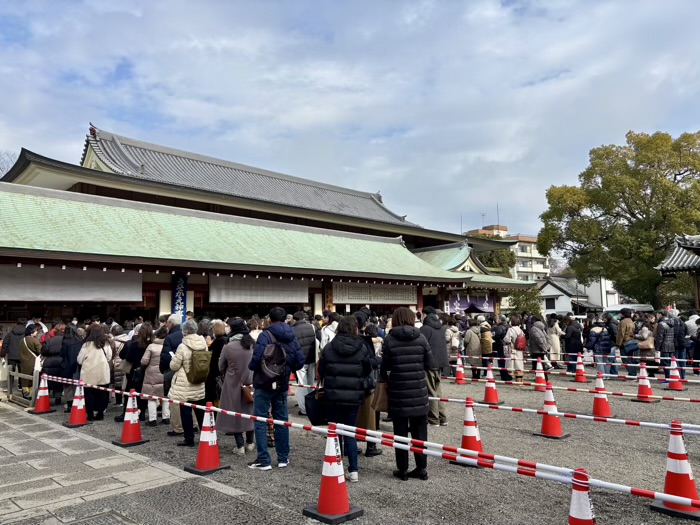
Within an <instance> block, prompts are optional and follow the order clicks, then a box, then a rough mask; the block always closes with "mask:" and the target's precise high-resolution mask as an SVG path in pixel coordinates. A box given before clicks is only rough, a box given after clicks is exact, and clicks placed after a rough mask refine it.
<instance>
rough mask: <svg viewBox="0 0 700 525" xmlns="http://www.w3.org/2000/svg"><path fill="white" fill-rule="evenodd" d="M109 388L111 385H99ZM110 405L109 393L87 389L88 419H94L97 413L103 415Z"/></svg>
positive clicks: (86, 406) (86, 408) (86, 407)
mask: <svg viewBox="0 0 700 525" xmlns="http://www.w3.org/2000/svg"><path fill="white" fill-rule="evenodd" d="M99 386H103V387H106V388H108V387H109V385H99ZM107 405H109V392H105V391H104V390H97V389H95V388H86V389H85V411H86V412H87V417H88V419H92V418H93V417H94V415H95V413H97V414H98V415H99V414H102V413H103V412H104V411H105V410H107Z"/></svg>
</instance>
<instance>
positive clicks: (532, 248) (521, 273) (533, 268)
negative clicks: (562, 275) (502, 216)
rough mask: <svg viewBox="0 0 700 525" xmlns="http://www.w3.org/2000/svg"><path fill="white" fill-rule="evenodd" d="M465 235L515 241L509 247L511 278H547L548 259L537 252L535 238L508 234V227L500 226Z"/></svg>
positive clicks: (473, 231) (532, 279)
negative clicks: (512, 257) (512, 264)
mask: <svg viewBox="0 0 700 525" xmlns="http://www.w3.org/2000/svg"><path fill="white" fill-rule="evenodd" d="M465 235H494V236H496V237H502V238H503V239H505V240H509V241H517V244H514V245H513V246H511V248H510V249H511V251H513V252H514V253H515V267H513V268H511V271H510V273H511V277H512V278H513V279H518V280H520V281H533V282H534V281H538V280H542V279H546V278H547V277H549V273H550V268H549V257H546V256H544V255H542V254H540V253H539V252H538V251H537V236H536V235H529V234H524V233H508V227H507V226H503V225H501V224H492V225H489V226H484V227H483V228H481V229H478V230H471V231H468V232H466V234H465Z"/></svg>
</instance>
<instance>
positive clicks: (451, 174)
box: [0, 0, 700, 234]
mask: <svg viewBox="0 0 700 525" xmlns="http://www.w3.org/2000/svg"><path fill="white" fill-rule="evenodd" d="M698 27H700V8H699V7H698V4H697V2H694V1H690V0H664V1H659V0H635V1H632V0H618V1H612V0H610V1H597V0H581V1H575V0H546V1H544V0H542V1H538V0H533V1H526V0H500V1H498V0H468V1H453V0H433V1H430V0H420V1H409V0H406V1H399V0H383V1H378V0H366V1H359V0H346V1H342V2H339V1H331V0H325V1H324V0H316V1H305V0H295V1H291V2H290V1H286V0H279V1H273V0H255V1H253V0H248V1H223V0H220V1H214V0H198V1H197V2H193V1H188V0H167V1H165V0H160V1H159V0H152V1H148V2H142V1H131V0H120V1H118V2H115V1H113V0H82V1H78V0H64V1H60V2H56V1H53V0H51V1H48V0H47V1H34V0H18V1H15V0H3V1H2V2H0V150H12V151H17V152H19V150H20V148H22V147H24V148H27V149H29V150H32V151H34V152H36V153H39V154H42V155H45V156H48V157H53V158H57V159H60V160H64V161H67V162H72V163H76V164H77V163H79V162H80V156H81V153H82V149H83V144H84V140H85V134H86V133H87V132H88V127H89V123H90V122H92V123H93V124H94V125H96V126H97V127H99V128H102V129H105V130H108V131H111V132H114V133H117V134H121V135H126V136H129V137H132V138H136V139H140V140H145V141H148V142H153V143H156V144H162V145H166V146H171V147H176V148H181V149H185V150H188V151H194V152H198V153H202V154H206V155H211V156H214V157H219V158H223V159H227V160H231V161H234V162H239V163H242V164H248V165H252V166H257V167H260V168H265V169H269V170H274V171H279V172H282V173H287V174H290V175H296V176H299V177H303V178H308V179H313V180H318V181H323V182H327V183H332V184H337V185H340V186H345V187H350V188H354V189H358V190H363V191H369V192H376V191H381V194H382V197H383V200H384V203H385V204H386V205H387V206H388V207H389V208H390V209H391V210H393V211H395V212H396V213H398V214H400V215H408V217H407V218H408V220H409V221H412V222H414V223H418V224H420V225H422V226H424V227H427V228H432V229H437V230H443V231H450V232H455V233H456V232H458V231H459V229H460V217H461V221H462V224H463V226H464V230H467V229H471V228H478V227H480V226H481V225H482V220H483V221H484V222H485V224H494V223H496V221H497V214H496V210H497V206H498V209H499V210H500V223H501V224H505V225H507V226H508V227H509V228H510V230H511V232H521V233H531V234H532V233H536V232H537V231H538V230H539V229H540V227H541V223H540V220H539V215H540V214H541V213H542V212H543V211H544V210H545V209H546V198H545V191H546V189H547V188H548V187H550V186H551V185H561V184H576V181H577V176H578V174H579V173H580V172H581V171H582V170H583V169H585V167H586V166H587V161H588V152H589V150H590V149H591V148H594V147H597V146H599V145H602V144H613V143H617V144H622V143H624V140H625V133H626V132H627V131H629V130H634V131H638V132H654V131H657V130H660V131H666V132H669V133H671V134H672V135H674V136H677V135H678V134H680V133H682V132H685V131H690V132H695V131H698V130H700V104H698V103H697V101H698V100H699V95H700V61H699V60H698V57H700V31H698V30H697V28H698ZM482 214H485V216H484V217H483V218H482Z"/></svg>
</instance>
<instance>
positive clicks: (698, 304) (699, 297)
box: [693, 272, 700, 310]
mask: <svg viewBox="0 0 700 525" xmlns="http://www.w3.org/2000/svg"><path fill="white" fill-rule="evenodd" d="M693 284H695V309H696V310H698V309H700V289H698V286H700V283H699V282H698V273H697V272H693Z"/></svg>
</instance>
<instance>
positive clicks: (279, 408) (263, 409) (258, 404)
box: [253, 388, 289, 465]
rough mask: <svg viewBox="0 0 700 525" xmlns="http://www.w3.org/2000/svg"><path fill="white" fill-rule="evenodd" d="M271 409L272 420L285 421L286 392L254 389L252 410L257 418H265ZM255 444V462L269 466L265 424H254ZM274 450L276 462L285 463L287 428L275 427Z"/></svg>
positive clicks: (270, 461) (258, 422) (287, 445)
mask: <svg viewBox="0 0 700 525" xmlns="http://www.w3.org/2000/svg"><path fill="white" fill-rule="evenodd" d="M270 407H272V418H273V419H277V420H280V421H287V390H286V389H284V390H264V389H262V388H256V389H255V396H254V401H253V408H254V410H255V415H256V416H257V417H262V418H267V415H268V413H269V412H270ZM255 443H256V445H257V447H258V458H257V462H258V463H261V464H263V465H270V464H271V463H272V458H271V457H270V454H269V452H268V451H267V423H265V422H264V421H256V422H255ZM275 450H276V451H277V461H278V462H279V463H286V462H287V460H288V459H289V428H288V427H283V426H280V425H275Z"/></svg>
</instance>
